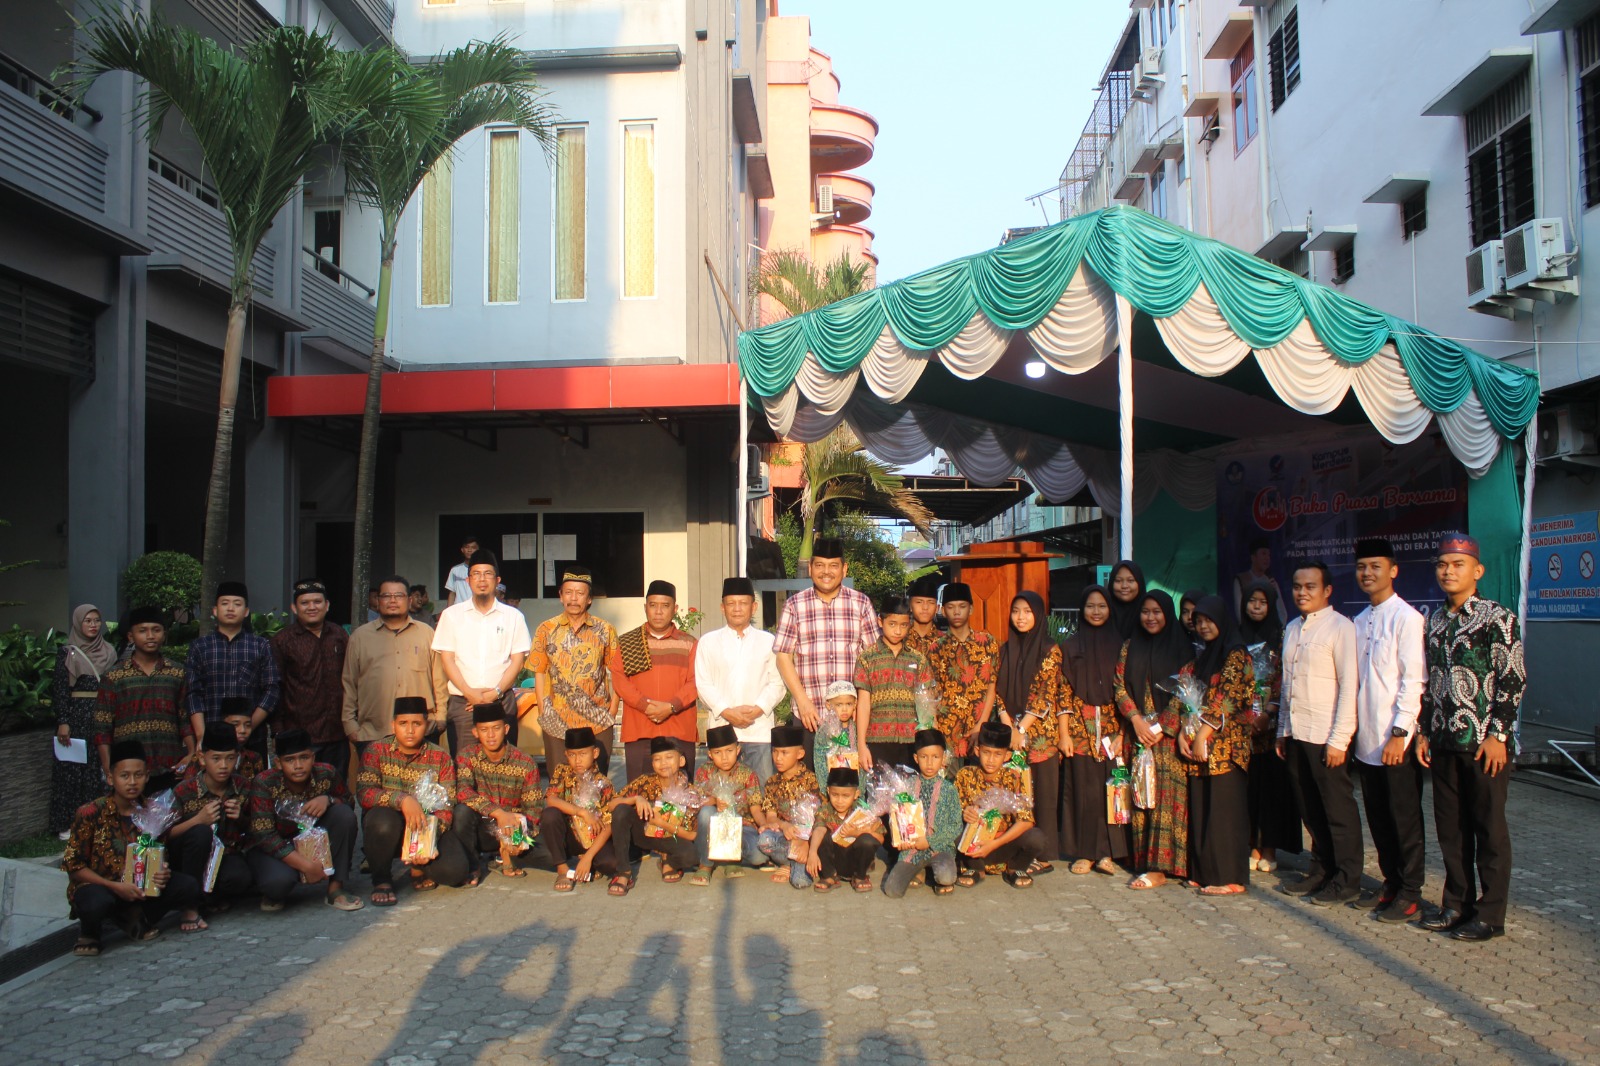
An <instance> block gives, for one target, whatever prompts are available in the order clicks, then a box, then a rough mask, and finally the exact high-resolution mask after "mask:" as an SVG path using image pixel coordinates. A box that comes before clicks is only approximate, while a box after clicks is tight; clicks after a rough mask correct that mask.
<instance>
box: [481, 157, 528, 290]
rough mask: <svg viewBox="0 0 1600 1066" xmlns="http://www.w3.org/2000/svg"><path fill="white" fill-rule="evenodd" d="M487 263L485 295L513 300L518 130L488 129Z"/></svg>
mask: <svg viewBox="0 0 1600 1066" xmlns="http://www.w3.org/2000/svg"><path fill="white" fill-rule="evenodd" d="M488 215H489V217H488V229H489V233H488V240H487V241H485V242H484V243H485V244H486V246H487V248H488V262H487V265H486V268H485V274H486V276H487V282H488V284H487V291H486V296H487V298H488V301H489V302H490V303H492V304H505V303H516V302H517V275H518V267H519V265H520V264H521V261H522V257H521V255H520V254H519V244H520V241H519V237H518V235H519V232H520V228H521V221H522V132H521V131H520V130H490V131H489V204H488Z"/></svg>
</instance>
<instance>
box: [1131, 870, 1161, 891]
mask: <svg viewBox="0 0 1600 1066" xmlns="http://www.w3.org/2000/svg"><path fill="white" fill-rule="evenodd" d="M1155 877H1159V878H1161V880H1159V881H1157V880H1156V879H1155ZM1155 877H1152V876H1150V874H1147V873H1145V874H1140V875H1139V876H1138V877H1135V878H1134V879H1133V880H1132V881H1129V882H1128V887H1129V888H1131V889H1133V890H1134V891H1136V892H1143V891H1147V890H1149V889H1152V888H1160V887H1161V886H1162V885H1164V884H1166V883H1167V875H1166V874H1163V873H1157V874H1156V875H1155Z"/></svg>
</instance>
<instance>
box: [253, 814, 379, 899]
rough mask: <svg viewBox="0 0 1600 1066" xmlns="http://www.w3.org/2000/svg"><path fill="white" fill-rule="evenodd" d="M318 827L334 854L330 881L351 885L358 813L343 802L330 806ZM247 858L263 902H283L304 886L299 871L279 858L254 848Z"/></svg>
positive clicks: (319, 820) (318, 821) (320, 819)
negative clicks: (324, 834)
mask: <svg viewBox="0 0 1600 1066" xmlns="http://www.w3.org/2000/svg"><path fill="white" fill-rule="evenodd" d="M317 825H318V827H320V828H321V829H323V830H325V831H326V832H327V834H328V850H329V851H331V852H332V853H333V876H331V877H329V878H328V881H329V882H332V881H337V882H338V883H339V884H341V885H344V884H348V883H349V881H350V862H351V860H352V859H353V858H354V856H355V848H356V812H355V811H353V810H351V809H350V808H349V807H347V806H345V805H344V804H343V803H329V804H328V809H327V810H326V811H324V812H323V813H322V817H321V818H318V819H317ZM244 859H245V863H246V864H247V865H248V866H249V867H250V876H251V877H252V878H254V880H255V883H256V888H257V889H258V890H259V891H260V892H261V898H262V899H265V900H271V901H272V902H274V903H281V902H283V901H284V900H286V899H288V898H289V894H290V893H291V892H293V891H294V888H295V886H296V885H298V884H300V874H299V872H298V871H297V870H295V868H294V867H292V866H290V865H289V864H288V863H286V862H284V861H283V860H282V859H280V858H278V857H277V856H276V855H270V854H268V853H267V852H265V851H262V850H261V849H260V848H251V849H250V850H249V851H247V852H245V855H244Z"/></svg>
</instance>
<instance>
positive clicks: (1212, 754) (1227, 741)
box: [1183, 648, 1255, 777]
mask: <svg viewBox="0 0 1600 1066" xmlns="http://www.w3.org/2000/svg"><path fill="white" fill-rule="evenodd" d="M1183 672H1184V673H1189V674H1192V673H1193V672H1194V667H1193V666H1192V665H1190V666H1185V667H1184V668H1183ZM1254 694H1255V672H1254V671H1253V670H1251V668H1250V653H1249V652H1248V651H1245V650H1244V649H1243V648H1234V649H1233V650H1232V651H1230V652H1229V653H1228V657H1227V658H1226V659H1224V660H1223V661H1222V672H1221V673H1220V674H1218V675H1217V676H1215V677H1212V678H1208V679H1207V684H1206V706H1205V715H1206V717H1207V718H1208V719H1210V720H1211V721H1213V722H1221V723H1222V728H1221V729H1219V730H1217V731H1216V733H1215V734H1213V736H1212V737H1211V750H1210V751H1209V752H1208V753H1207V755H1208V756H1209V758H1208V759H1207V760H1206V762H1205V764H1204V765H1200V764H1198V763H1195V764H1193V772H1194V773H1196V774H1199V775H1202V776H1211V777H1215V776H1217V775H1218V774H1225V773H1227V772H1228V771H1230V770H1232V769H1234V768H1235V767H1237V768H1238V769H1240V770H1247V769H1249V767H1250V720H1249V718H1248V717H1247V716H1246V714H1245V712H1246V711H1248V710H1249V709H1250V700H1251V697H1252V696H1254Z"/></svg>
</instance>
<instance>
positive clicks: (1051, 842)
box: [994, 592, 1072, 876]
mask: <svg viewBox="0 0 1600 1066" xmlns="http://www.w3.org/2000/svg"><path fill="white" fill-rule="evenodd" d="M1045 620H1046V613H1045V608H1044V600H1043V599H1042V598H1040V596H1039V594H1038V593H1036V592H1020V593H1018V594H1017V595H1016V596H1015V597H1014V598H1013V599H1012V600H1011V628H1010V633H1009V634H1008V635H1007V637H1006V642H1005V643H1004V644H1002V645H1001V646H1000V661H999V663H998V664H997V667H996V669H995V680H994V695H995V697H996V699H995V702H994V707H995V710H996V711H997V712H998V713H999V715H1000V720H1001V721H1002V722H1004V723H1005V724H1006V725H1008V726H1010V727H1011V730H1012V733H1011V738H1012V740H1011V743H1012V747H1013V748H1016V749H1017V750H1020V751H1023V752H1025V753H1026V756H1027V760H1028V770H1029V772H1030V774H1029V776H1030V777H1031V778H1032V781H1033V820H1034V824H1035V825H1036V826H1037V827H1038V829H1039V831H1040V832H1041V833H1043V834H1044V838H1045V841H1046V852H1045V855H1046V857H1045V858H1041V859H1039V860H1037V861H1035V862H1034V864H1033V865H1032V866H1031V867H1030V868H1029V869H1028V874H1029V875H1030V876H1031V875H1034V874H1044V873H1049V872H1050V871H1051V870H1053V869H1055V867H1053V866H1051V865H1050V862H1049V861H1048V856H1049V853H1050V851H1053V850H1055V849H1056V848H1057V847H1058V842H1059V840H1060V833H1061V757H1062V756H1063V755H1071V754H1072V748H1071V743H1072V742H1071V741H1070V740H1068V739H1067V737H1066V736H1065V735H1064V734H1062V733H1061V732H1060V731H1059V729H1058V728H1057V722H1056V716H1057V715H1058V714H1060V713H1062V712H1063V711H1067V710H1070V709H1071V703H1072V692H1071V690H1070V689H1068V688H1067V686H1066V683H1065V682H1064V681H1063V680H1062V677H1061V648H1060V647H1058V646H1057V645H1056V643H1055V641H1053V640H1051V639H1050V630H1049V627H1048V626H1047V625H1046V624H1045Z"/></svg>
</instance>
